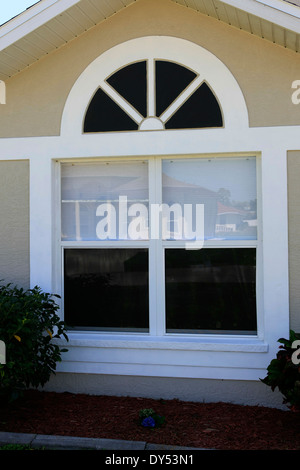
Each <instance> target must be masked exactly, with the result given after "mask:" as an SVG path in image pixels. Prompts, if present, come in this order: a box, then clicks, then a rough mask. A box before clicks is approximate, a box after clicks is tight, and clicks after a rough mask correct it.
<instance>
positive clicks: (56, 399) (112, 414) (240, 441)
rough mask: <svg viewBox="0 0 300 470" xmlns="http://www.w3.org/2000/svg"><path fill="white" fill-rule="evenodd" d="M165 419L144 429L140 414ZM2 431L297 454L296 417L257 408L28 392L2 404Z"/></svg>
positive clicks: (299, 419)
mask: <svg viewBox="0 0 300 470" xmlns="http://www.w3.org/2000/svg"><path fill="white" fill-rule="evenodd" d="M144 408H152V409H154V410H155V412H156V413H157V414H160V415H162V416H164V417H165V423H164V424H163V426H162V427H160V428H145V427H143V426H141V425H140V423H139V411H140V410H141V409H144ZM0 431H9V432H22V433H34V434H50V435H64V436H77V437H94V438H109V439H125V440H135V441H146V442H150V443H154V444H169V445H180V446H189V447H200V448H207V449H212V448H213V449H221V450H299V449H300V413H298V412H293V411H283V410H279V409H276V408H265V407H260V406H243V405H235V404H228V403H194V402H182V401H180V400H152V399H147V398H133V397H115V396H113V397H110V396H94V395H85V394H71V393H54V392H41V391H35V390H33V391H26V392H25V394H24V396H23V398H21V399H19V400H18V401H17V402H15V403H13V404H11V405H9V406H8V405H6V406H4V405H3V404H2V406H0Z"/></svg>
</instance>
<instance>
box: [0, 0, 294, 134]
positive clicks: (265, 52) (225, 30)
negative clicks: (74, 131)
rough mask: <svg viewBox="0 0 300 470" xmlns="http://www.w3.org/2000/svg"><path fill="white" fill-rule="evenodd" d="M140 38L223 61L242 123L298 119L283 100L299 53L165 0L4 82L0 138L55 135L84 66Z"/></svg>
mask: <svg viewBox="0 0 300 470" xmlns="http://www.w3.org/2000/svg"><path fill="white" fill-rule="evenodd" d="M148 35H150V36H151V35H165V36H175V37H179V38H183V39H187V40H189V41H192V42H194V43H195V44H199V45H201V46H202V47H204V48H205V49H207V50H208V51H210V52H212V53H213V54H214V55H216V56H217V57H218V58H219V59H220V60H221V61H222V62H224V63H225V64H226V65H227V67H228V68H229V69H230V71H231V72H232V74H233V75H234V76H235V78H236V80H237V81H238V83H239V86H240V87H241V89H242V92H243V94H244V97H245V100H246V104H247V107H248V113H249V124H250V127H258V126H286V125H297V124H300V115H299V111H298V109H297V106H295V105H293V103H292V102H291V84H292V82H293V81H294V80H296V79H297V78H299V76H300V57H299V56H297V55H296V54H295V53H293V52H291V51H288V50H285V49H283V48H281V47H280V46H277V45H273V44H271V43H269V42H268V41H264V40H262V39H259V38H257V37H254V36H252V35H250V34H248V33H245V32H242V31H240V30H237V29H235V28H234V27H231V26H228V25H225V24H222V23H221V22H219V21H217V20H215V19H213V18H209V17H206V16H204V15H202V14H200V13H197V12H195V11H190V10H189V9H187V8H184V7H182V6H180V5H175V4H174V3H171V2H169V1H168V0H154V1H153V0H143V1H139V2H137V3H136V4H134V5H132V6H130V7H128V8H126V9H124V10H122V11H121V12H119V13H118V14H117V15H114V16H113V17H111V18H109V19H107V20H106V21H105V22H103V23H102V24H100V25H98V26H95V27H94V28H93V29H91V30H89V31H88V32H87V33H86V34H84V35H83V36H81V37H80V38H77V39H75V40H73V41H71V42H70V43H69V44H66V45H65V46H64V47H62V48H61V49H60V50H58V51H56V52H54V53H52V54H49V55H48V56H47V57H46V58H44V59H42V60H40V61H39V62H38V63H36V64H35V65H32V66H31V67H30V68H28V69H27V70H24V71H23V72H22V73H20V74H18V75H16V76H15V77H13V78H12V79H10V80H8V81H7V104H6V106H5V107H3V108H1V113H0V137H20V136H24V137H25V136H50V135H59V134H60V122H61V116H62V112H63V108H64V104H65V102H66V99H67V96H68V94H69V92H70V89H71V87H72V85H73V84H74V82H75V81H76V79H77V78H78V76H79V75H80V74H81V72H82V71H83V70H84V69H85V68H86V67H87V66H88V64H89V63H91V62H92V61H93V60H94V59H95V58H97V57H98V56H99V55H100V54H102V53H103V52H104V51H105V50H107V49H109V48H111V47H113V46H115V45H116V44H120V43H122V42H124V41H127V40H130V39H133V38H138V37H142V36H148ZM245 57H247V60H245Z"/></svg>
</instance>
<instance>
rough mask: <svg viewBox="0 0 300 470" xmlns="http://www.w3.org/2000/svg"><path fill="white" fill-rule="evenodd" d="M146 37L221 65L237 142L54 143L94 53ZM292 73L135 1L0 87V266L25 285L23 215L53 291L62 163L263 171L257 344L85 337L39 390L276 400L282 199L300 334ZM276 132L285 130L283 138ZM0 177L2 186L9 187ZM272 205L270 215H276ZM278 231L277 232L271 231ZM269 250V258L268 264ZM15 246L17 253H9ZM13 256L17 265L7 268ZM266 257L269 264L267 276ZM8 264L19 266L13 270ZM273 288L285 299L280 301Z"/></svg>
mask: <svg viewBox="0 0 300 470" xmlns="http://www.w3.org/2000/svg"><path fill="white" fill-rule="evenodd" d="M145 36H148V37H154V36H155V38H156V40H157V38H158V37H160V36H169V37H171V38H181V39H184V40H187V41H191V44H196V45H199V46H201V47H202V48H203V49H204V50H207V51H209V52H210V53H212V55H213V56H214V57H215V58H218V59H219V60H220V61H221V62H222V63H223V64H225V66H226V67H227V68H228V70H229V71H230V72H231V74H232V76H233V77H234V78H235V80H236V81H237V83H238V85H239V87H240V89H241V91H242V94H243V96H244V99H245V103H246V106H247V110H248V116H249V129H248V128H246V129H245V128H243V129H242V131H243V132H242V133H241V134H239V135H237V133H236V132H234V129H229V132H228V130H227V129H224V131H225V132H224V133H223V129H222V130H220V132H219V131H214V132H216V134H214V136H215V138H214V139H212V138H211V135H210V134H209V131H205V130H204V131H202V130H201V131H200V132H201V134H200V132H199V133H197V131H195V132H194V133H193V137H192V138H190V134H188V132H189V131H186V132H185V131H184V132H183V133H182V134H181V142H180V145H178V143H177V142H175V141H174V140H172V139H171V138H170V135H169V137H168V136H167V135H166V134H164V135H162V133H161V134H160V137H159V138H158V139H157V140H155V139H151V133H148V134H147V133H143V135H142V136H141V135H135V136H134V137H133V138H134V142H135V145H134V148H133V146H132V143H130V142H131V141H130V142H129V141H128V142H129V143H128V142H127V141H126V136H124V135H123V136H120V135H118V136H115V137H113V139H112V140H110V137H108V138H107V139H106V138H105V139H103V142H102V144H103V145H101V146H99V142H98V140H97V138H98V136H93V138H92V139H91V140H84V137H86V136H78V138H75V139H74V140H73V139H72V138H70V136H69V135H64V136H63V138H60V137H59V136H60V132H61V124H62V120H63V111H64V109H65V105H66V102H67V99H68V97H69V96H70V95H71V94H72V93H70V92H71V90H72V88H73V86H74V84H76V83H77V80H78V79H79V77H80V76H81V74H82V73H83V72H84V71H85V70H86V69H87V68H88V66H89V65H90V64H91V63H92V62H93V61H95V60H96V59H97V58H98V57H99V56H101V54H103V53H105V52H107V51H109V50H110V49H111V48H113V47H114V46H117V45H119V44H122V43H124V42H126V41H129V40H131V39H135V38H143V37H145ZM245 56H246V57H247V60H245ZM299 77H300V59H299V57H298V55H296V54H295V53H293V52H291V51H288V50H284V49H282V48H280V47H279V46H276V45H273V44H271V43H268V42H267V41H263V40H261V39H259V38H256V37H254V36H251V35H250V34H248V33H244V32H242V31H239V30H236V29H235V28H232V27H230V26H228V25H225V24H222V23H221V22H218V21H216V20H214V19H212V18H209V17H205V16H203V15H201V14H199V13H197V12H195V11H190V10H189V9H187V8H183V7H181V6H179V5H175V4H174V3H171V2H169V1H168V0H141V1H139V2H137V3H136V4H134V5H132V6H130V7H128V8H126V9H124V10H122V11H121V12H120V13H118V14H117V15H115V16H113V17H112V18H110V19H108V20H106V21H105V22H104V23H102V24H100V25H98V26H95V27H94V28H93V29H92V30H90V31H88V32H87V33H86V34H84V35H83V36H82V37H80V38H78V39H75V40H73V41H72V42H71V43H69V44H67V45H65V46H64V47H63V48H61V49H60V50H58V51H56V52H54V53H52V54H49V56H48V57H47V58H45V59H42V60H40V61H39V62H38V63H36V64H35V65H33V66H31V67H30V68H28V69H27V70H24V71H23V72H22V73H20V74H19V75H16V76H15V77H13V78H12V79H10V80H9V81H8V82H7V97H6V102H7V104H6V105H5V106H1V108H0V111H1V112H0V137H4V139H3V141H2V143H3V145H2V150H1V149H0V159H2V161H0V164H1V166H0V170H1V173H0V178H1V179H2V180H3V185H1V188H0V191H1V196H2V197H1V200H3V201H4V203H3V204H2V205H1V207H0V211H1V214H2V213H3V218H4V219H3V220H6V226H5V227H4V226H2V225H1V226H0V227H1V228H0V234H1V246H0V256H2V257H3V259H4V264H3V266H8V268H7V270H6V272H8V274H9V275H8V278H9V280H12V281H13V282H16V283H21V284H23V285H24V286H25V287H26V286H28V285H29V263H30V262H29V218H30V220H31V229H30V237H31V238H30V240H31V246H32V250H31V255H30V260H31V274H30V276H31V284H32V283H39V284H40V285H41V286H42V287H45V288H46V289H47V290H49V289H50V288H51V289H52V288H53V286H55V283H52V284H51V279H53V278H55V274H54V275H53V272H54V271H55V269H56V268H55V263H54V260H55V256H56V255H55V253H56V247H55V246H54V245H55V244H54V243H53V239H54V238H55V235H53V234H54V232H53V225H55V224H54V222H53V221H55V207H57V206H55V202H54V201H53V198H52V195H53V194H54V193H55V190H56V189H57V186H55V185H56V184H57V181H58V177H57V175H58V174H59V170H58V167H59V163H60V159H65V158H66V159H72V158H81V159H84V158H85V157H89V158H95V157H97V158H98V157H99V158H101V157H115V156H116V155H117V156H118V155H121V156H125V157H126V156H127V155H133V156H138V155H142V154H143V152H145V149H147V150H146V152H147V155H164V154H165V155H168V154H172V152H174V155H176V154H179V155H183V154H197V153H203V154H216V155H220V154H223V153H224V154H226V153H227V154H231V153H232V154H235V155H237V154H239V153H240V152H247V153H249V152H253V153H254V154H256V155H257V157H258V160H259V161H260V164H261V179H262V186H263V198H262V208H263V211H262V212H263V227H264V230H265V232H264V250H263V256H262V260H263V261H262V262H263V264H264V270H263V273H262V278H261V279H260V281H262V285H263V281H264V282H265V284H264V289H265V293H266V295H265V298H264V299H263V302H264V307H265V309H266V312H267V313H266V315H265V318H264V320H265V321H266V324H267V325H268V326H269V327H270V328H269V330H268V331H266V335H265V337H263V338H259V339H260V340H261V341H260V343H259V344H254V343H252V342H251V341H250V343H248V344H247V343H243V341H240V343H239V342H236V343H234V342H233V343H230V341H229V342H226V341H224V343H223V344H217V345H215V344H213V343H210V342H209V341H208V342H207V343H205V341H204V342H203V344H201V342H200V344H192V347H190V345H189V344H188V342H187V343H186V344H183V343H182V344H179V342H178V343H176V341H174V344H173V345H172V344H171V345H166V344H163V343H161V342H160V340H161V338H160V339H159V340H156V338H154V339H153V338H150V340H151V341H152V340H153V341H152V343H153V344H152V346H151V344H150V342H149V343H148V345H146V343H143V342H142V341H141V340H140V339H139V340H138V341H137V340H136V338H134V339H133V340H132V338H131V339H127V338H125V339H124V338H123V340H122V341H119V342H118V340H116V338H113V340H111V339H107V337H105V338H97V337H95V336H90V337H87V336H88V335H87V336H86V337H77V338H76V337H73V338H72V341H71V344H70V345H69V352H68V353H67V354H68V356H67V360H66V361H64V362H63V364H62V366H61V367H60V368H59V373H58V374H57V376H55V377H53V379H52V380H51V381H50V383H49V384H47V388H48V389H55V390H58V391H64V390H69V391H75V392H85V393H107V394H123V395H124V394H126V395H140V396H154V394H156V395H155V396H156V397H157V398H159V397H165V398H168V397H170V398H172V397H176V398H180V399H188V400H205V401H217V400H225V401H233V402H243V403H251V404H257V403H260V404H267V403H269V404H271V403H274V402H275V403H276V404H279V403H281V399H280V397H278V395H276V394H272V393H271V392H270V390H269V389H266V387H264V386H263V385H262V384H261V383H260V382H259V381H258V377H261V378H262V376H263V374H264V367H265V366H266V365H267V364H268V362H269V359H270V358H271V357H272V355H273V354H274V351H275V349H276V348H277V345H276V344H274V340H275V337H276V339H277V336H274V330H275V335H276V334H277V331H278V328H279V327H278V325H277V320H278V318H279V320H280V322H281V323H280V322H279V323H280V325H282V324H283V325H284V328H285V329H284V332H283V331H282V332H280V334H281V335H284V334H285V333H286V332H287V328H286V327H287V322H286V321H285V320H286V316H287V312H288V306H287V304H288V301H287V298H286V296H285V293H286V291H287V287H286V284H287V276H286V271H287V266H286V264H287V263H286V255H285V248H286V246H287V243H286V230H285V229H286V225H285V224H286V219H285V211H286V203H287V202H288V206H289V223H290V231H289V237H290V250H289V260H290V271H289V274H290V303H291V326H292V327H293V328H295V329H298V327H299V330H300V320H299V314H298V312H297V307H298V303H300V300H298V299H299V296H298V292H297V276H298V265H297V258H296V255H295V253H296V251H297V250H298V243H297V242H296V240H295V239H296V237H295V235H296V236H297V234H298V232H299V230H298V229H299V224H298V222H297V211H298V208H297V202H298V191H299V190H298V188H297V174H298V173H299V171H300V168H298V166H299V163H298V160H299V158H300V154H299V152H297V151H294V152H289V153H288V158H287V149H288V148H290V146H291V148H294V149H295V136H294V132H293V129H292V126H297V125H300V114H299V107H297V106H295V105H294V104H293V103H292V100H291V95H292V89H291V84H292V82H293V81H294V80H296V79H298V78H299ZM299 106H300V105H299ZM275 126H278V127H276V128H275ZM284 126H286V127H287V128H288V126H291V127H289V128H288V131H287V132H286V131H285V129H284ZM260 127H261V128H262V129H259V128H260ZM146 134H147V135H146ZM282 136H283V138H282ZM289 136H290V140H289ZM21 137H27V139H20V138H21ZM31 137H38V138H37V139H30V138H31ZM94 137H95V139H94ZM9 138H12V139H9ZM164 139H165V140H164ZM273 139H274V140H273ZM284 139H287V140H286V141H285V140H284ZM199 142H201V146H200V145H199ZM291 142H292V143H291ZM185 146H186V147H185ZM182 149H184V150H182ZM13 152H15V154H14V153H13ZM105 152H106V153H105ZM118 152H120V153H118ZM122 152H123V154H122ZM126 152H127V153H126ZM130 152H132V153H130ZM159 152H161V153H159ZM184 152H186V153H184ZM24 154H28V155H30V165H29V164H28V162H24V161H19V162H15V161H13V160H12V155H14V156H18V158H23V155H24ZM5 155H10V157H9V158H10V159H11V160H10V161H9V162H6V161H4V160H5V158H6V157H5ZM286 163H288V171H289V173H288V179H286ZM29 167H30V173H29ZM269 169H271V170H272V171H271V172H270V171H269ZM270 173H271V175H270ZM29 178H30V195H29ZM279 178H283V181H284V182H286V181H288V185H289V186H288V190H289V192H288V197H289V199H288V201H287V200H286V186H285V184H283V185H280V187H279V188H278V189H279V191H278V193H279V194H277V193H275V192H274V193H273V191H274V188H277V187H278V186H279V185H278V180H279ZM10 179H11V181H12V183H11V184H8V183H9V182H10ZM24 195H26V197H24ZM37 195H39V197H36V196H37ZM29 197H30V203H29V202H28V201H29ZM56 202H57V201H56ZM274 205H275V206H276V207H277V206H278V210H279V217H278V218H277V219H276V218H275V210H274ZM12 209H14V210H15V211H16V212H15V215H12V213H11V212H12ZM29 214H30V215H29ZM281 223H283V225H281ZM273 224H274V227H273ZM265 227H267V229H265ZM271 227H273V229H272V230H271ZM280 227H283V229H282V230H280ZM273 230H274V232H273ZM2 233H3V235H2ZM7 233H9V234H11V233H14V234H15V239H14V237H12V238H9V237H8V236H7ZM275 234H276V236H275ZM3 239H4V240H5V241H4V242H3ZM14 240H15V241H14ZM36 242H38V243H36ZM14 243H15V245H14ZM277 245H278V246H279V249H278V257H277V258H276V259H274V254H275V253H276V248H277ZM15 246H17V249H18V251H17V253H18V256H16V254H15V252H14V250H13V248H14V247H15ZM280 248H283V250H281V249H280ZM11 260H15V261H14V262H13V263H11ZM19 260H21V262H20V261H19ZM271 260H272V261H273V260H274V268H272V266H271ZM281 261H283V268H282V275H281V272H280V269H281ZM19 263H20V264H19ZM18 266H21V269H20V270H19V267H18ZM41 266H42V267H41ZM0 269H1V268H0ZM17 270H18V271H17ZM0 273H1V271H0ZM0 279H1V276H0ZM272 289H274V294H273V290H272ZM260 290H261V292H260V295H261V296H262V297H264V292H262V290H263V289H262V288H261V287H260ZM282 292H283V293H284V295H281V294H282ZM283 318H284V321H282V319H283ZM272 329H274V330H272ZM271 330H272V331H271ZM264 341H265V342H264ZM268 341H269V342H268ZM175 343H176V344H175ZM149 344H150V345H149ZM216 364H217V365H216ZM241 400H242V401H241Z"/></svg>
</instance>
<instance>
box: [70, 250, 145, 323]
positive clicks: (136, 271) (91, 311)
mask: <svg viewBox="0 0 300 470" xmlns="http://www.w3.org/2000/svg"><path fill="white" fill-rule="evenodd" d="M148 303H149V302H148V252H147V250H144V249H67V250H65V252H64V312H65V321H66V323H67V325H68V326H69V327H81V328H91V329H101V330H110V331H114V330H121V331H147V330H148V326H149V319H148Z"/></svg>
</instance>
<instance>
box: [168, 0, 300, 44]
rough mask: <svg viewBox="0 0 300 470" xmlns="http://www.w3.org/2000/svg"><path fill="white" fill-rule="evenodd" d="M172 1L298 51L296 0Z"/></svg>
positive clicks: (299, 21) (299, 33)
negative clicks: (290, 0) (288, 0)
mask: <svg viewBox="0 0 300 470" xmlns="http://www.w3.org/2000/svg"><path fill="white" fill-rule="evenodd" d="M172 1H174V2H175V3H177V4H180V5H182V6H185V7H187V8H191V9H193V10H197V11H198V12H200V13H202V14H204V15H207V16H210V17H212V18H215V19H217V20H219V21H222V22H224V23H226V24H228V25H230V26H233V27H235V28H238V29H240V30H243V31H246V32H248V33H250V34H253V35H255V36H258V37H260V38H262V39H266V40H268V41H271V42H272V43H274V44H278V45H279V46H282V47H285V48H287V49H290V50H292V51H294V52H300V8H299V6H300V3H299V6H298V5H297V3H295V2H299V0H294V2H287V1H285V0H276V1H272V0H256V1H253V0H223V1H220V0H172ZM274 6H275V7H274ZM242 7H243V8H242ZM280 8H281V9H282V10H280ZM261 15H262V16H261ZM268 17H269V18H270V20H268V19H267V18H268Z"/></svg>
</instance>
